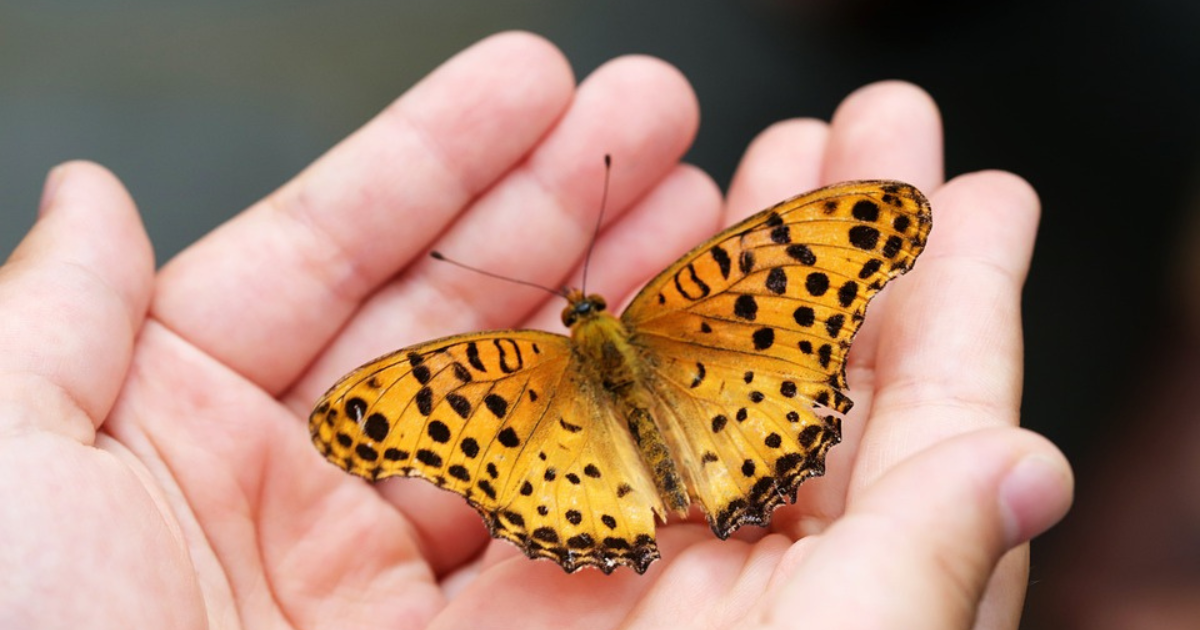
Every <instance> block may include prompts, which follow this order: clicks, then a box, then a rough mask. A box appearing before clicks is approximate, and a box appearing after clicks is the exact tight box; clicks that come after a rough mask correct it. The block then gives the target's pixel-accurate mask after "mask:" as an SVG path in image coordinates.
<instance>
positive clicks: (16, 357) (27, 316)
mask: <svg viewBox="0 0 1200 630" xmlns="http://www.w3.org/2000/svg"><path fill="white" fill-rule="evenodd" d="M153 274H154V255H153V253H152V252H151V249H150V241H149V240H148V238H147V237H146V233H145V231H144V229H143V228H142V223H141V219H140V218H139V217H138V214H137V209H136V208H135V206H134V204H133V200H132V199H130V197H129V194H128V193H127V192H126V191H125V188H124V187H122V186H121V183H120V182H119V181H117V179H116V177H114V176H113V175H112V174H111V173H109V172H108V171H107V170H105V169H103V168H102V167H100V166H98V165H96V164H91V163H87V162H68V163H66V164H63V165H61V166H59V167H57V168H56V169H54V170H53V171H51V173H50V176H49V177H48V179H47V182H46V191H45V193H44V197H43V200H42V207H41V210H40V213H39V217H38V221H37V223H36V224H35V225H34V227H33V229H32V230H31V231H30V233H29V234H28V235H27V236H26V237H25V239H24V240H23V241H21V243H20V245H19V246H18V247H17V249H16V250H15V251H14V252H13V254H12V256H11V257H10V258H9V260H8V262H7V263H6V264H5V265H4V267H2V268H0V373H4V374H5V378H4V379H3V382H4V385H3V386H2V387H0V398H2V399H3V400H4V401H5V403H4V405H3V408H5V409H7V410H8V411H7V413H5V414H3V420H2V421H0V422H2V424H3V425H4V426H3V428H0V431H4V432H9V431H22V430H28V429H30V428H35V429H49V430H53V431H57V432H61V433H64V434H68V435H70V436H71V437H73V438H75V439H78V440H81V441H83V442H85V443H91V440H92V438H93V437H94V435H93V432H94V429H95V428H96V427H98V426H99V425H100V423H101V422H103V421H104V418H105V416H107V415H108V411H109V409H110V408H111V407H112V404H113V400H114V399H115V398H116V395H117V391H118V389H119V388H120V386H121V383H122V381H123V379H124V375H125V373H126V371H127V369H128V366H129V360H130V356H131V353H132V349H133V342H134V337H135V336H136V335H137V333H138V330H139V329H140V328H141V325H142V321H143V319H144V317H145V313H146V306H147V304H148V302H149V299H150V294H151V290H152V283H153ZM30 405H34V406H37V407H38V409H37V413H30V412H31V411H33V409H31V408H29V406H30ZM46 407H50V408H51V409H53V410H54V413H46V412H45V411H46ZM76 408H77V409H78V411H82V412H83V414H84V415H80V414H79V413H78V411H76ZM47 418H53V419H54V420H55V422H54V424H52V425H44V426H39V425H32V426H31V425H30V424H29V423H31V422H34V423H36V422H42V421H44V420H45V419H47ZM62 418H67V419H69V420H68V422H66V423H62V422H61V419H62Z"/></svg>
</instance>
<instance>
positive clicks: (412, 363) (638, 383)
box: [309, 181, 931, 573]
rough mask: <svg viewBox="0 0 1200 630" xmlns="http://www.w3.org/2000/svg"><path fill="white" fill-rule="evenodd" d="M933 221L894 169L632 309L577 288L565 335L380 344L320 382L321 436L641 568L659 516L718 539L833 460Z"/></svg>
mask: <svg viewBox="0 0 1200 630" xmlns="http://www.w3.org/2000/svg"><path fill="white" fill-rule="evenodd" d="M930 225H931V221H930V213H929V206H928V203H927V202H926V200H925V198H924V197H923V196H922V195H921V194H920V192H918V191H917V190H916V189H915V188H912V187H911V186H908V185H907V184H901V183H899V182H887V181H869V182H849V183H846V184H839V185H836V186H832V187H829V188H825V189H821V190H818V191H814V192H812V193H809V194H807V195H802V196H799V197H795V198H793V199H789V200H787V201H784V202H782V203H780V204H778V205H776V206H774V207H772V208H768V209H767V210H764V211H763V212H760V213H758V214H756V215H754V216H752V217H750V218H748V219H746V220H745V221H743V222H741V223H739V224H737V225H735V226H733V227H731V228H729V229H727V230H725V231H723V232H721V233H720V234H717V235H716V236H714V237H713V238H712V239H710V240H708V241H706V242H705V243H702V244H700V245H698V246H697V247H696V248H694V249H693V250H692V251H691V252H689V253H687V254H685V255H684V256H683V257H682V258H680V259H679V261H677V262H676V263H675V264H673V265H672V266H670V267H668V268H667V269H666V270H664V271H663V272H662V273H660V274H659V275H658V276H657V277H655V278H654V279H653V280H651V281H650V282H649V283H648V284H647V285H646V287H645V288H644V289H642V291H641V292H639V293H638V295H637V296H636V297H635V298H634V299H633V301H632V302H631V303H630V305H629V306H628V307H627V308H626V310H625V311H624V313H622V315H621V316H620V317H619V318H618V317H614V316H612V315H610V314H609V313H607V312H606V310H605V303H604V300H603V298H600V297H599V296H585V295H584V294H583V293H582V292H579V291H572V292H570V293H569V294H568V295H567V298H568V305H567V307H566V309H564V311H563V323H564V324H565V325H567V326H568V327H569V328H570V330H571V336H570V337H565V336H562V335H554V334H551V333H545V332H540V331H532V330H505V331H495V332H488V333H471V334H464V335H456V336H453V337H447V338H443V339H439V340H434V341H430V342H426V343H422V344H417V345H415V346H412V347H409V348H406V349H403V350H399V351H397V352H394V353H391V354H389V355H386V356H383V357H380V358H378V359H376V360H374V361H371V362H370V363H367V364H366V365H364V366H362V367H360V368H358V369H357V370H355V371H353V372H351V373H350V374H348V375H346V376H345V377H343V378H342V379H341V380H340V381H338V383H336V384H335V385H334V386H333V387H332V388H330V390H329V391H328V392H326V394H325V395H324V396H323V397H322V399H321V400H320V401H319V402H318V404H317V406H316V408H315V409H314V411H313V413H312V415H311V416H310V419H309V429H310V433H311V435H312V438H313V443H314V445H315V446H316V447H317V449H318V450H319V451H320V452H321V453H322V454H323V455H324V456H325V457H326V458H327V459H329V460H330V461H331V462H333V463H335V464H337V465H339V466H341V467H342V468H344V469H346V470H347V471H349V472H351V473H353V474H356V475H360V476H363V477H366V478H368V479H379V478H383V477H387V476H392V475H401V476H416V477H421V478H424V479H427V480H429V481H431V482H433V483H434V484H436V485H438V486H440V487H442V488H444V489H446V490H449V491H452V492H455V493H457V494H460V495H462V496H463V497H464V498H466V500H467V502H468V503H469V504H471V505H472V506H473V507H474V508H475V509H476V510H477V511H478V512H479V513H480V515H481V516H482V517H483V519H484V522H485V523H486V524H487V526H488V529H489V531H490V532H491V533H492V535H493V536H495V537H497V538H503V539H506V540H509V541H511V542H513V543H515V544H516V545H518V546H519V547H520V548H521V549H522V550H523V551H524V552H525V553H526V554H527V555H529V556H530V557H534V558H548V559H551V560H554V561H555V562H558V563H559V564H560V565H561V566H562V567H563V568H564V569H566V570H567V571H568V572H573V571H575V570H577V569H578V568H580V567H584V566H592V567H596V568H599V569H600V570H602V571H604V572H605V573H608V572H611V571H612V570H613V569H615V568H616V567H617V566H628V567H631V568H633V569H634V570H635V571H637V572H639V573H641V572H643V571H645V570H646V568H647V567H648V566H649V564H650V563H651V562H652V561H653V560H654V559H656V558H658V556H659V554H658V549H657V545H656V542H655V539H654V528H655V521H656V518H657V519H658V520H664V519H665V517H666V516H667V515H668V514H669V513H670V512H676V513H686V511H687V510H688V508H689V507H690V506H691V505H693V504H696V505H698V506H699V507H700V508H701V509H702V510H703V512H704V513H705V515H706V517H707V519H708V522H709V525H710V526H711V528H712V530H713V532H714V533H715V534H716V535H717V536H719V537H721V538H725V537H727V536H729V534H730V533H732V532H733V531H734V530H736V529H737V528H738V527H741V526H742V525H746V524H755V525H766V524H767V523H769V520H770V517H771V513H772V512H773V511H774V509H775V508H776V507H778V506H780V505H782V504H784V503H785V502H788V501H794V499H795V493H796V489H797V487H798V486H799V485H800V483H801V482H803V481H804V480H805V479H808V478H810V477H813V476H818V475H821V474H823V473H824V470H825V456H826V453H827V452H828V450H829V448H830V447H832V446H833V445H834V444H836V443H837V442H838V441H839V440H840V435H841V432H840V422H841V420H840V418H839V416H838V414H841V413H845V412H846V411H848V410H849V409H850V406H851V402H850V399H849V398H848V397H847V396H846V395H845V394H844V391H845V389H846V387H847V385H846V380H845V359H846V354H847V352H848V351H849V348H850V342H851V340H852V339H853V337H854V334H855V333H856V332H857V330H858V328H859V326H860V324H861V322H862V321H863V318H864V315H865V312H866V307H867V302H868V301H869V300H870V298H871V297H872V296H873V295H874V294H875V293H877V292H878V291H879V290H880V289H882V287H883V286H884V284H885V283H886V282H887V281H888V280H890V279H891V278H893V277H895V276H898V275H900V274H902V273H904V272H905V271H907V270H908V269H909V268H911V266H912V264H913V261H914V260H915V259H916V256H917V255H918V254H919V253H920V251H921V249H922V248H923V246H924V243H925V239H926V237H927V235H928V233H929V229H930ZM414 509H415V508H414Z"/></svg>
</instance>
